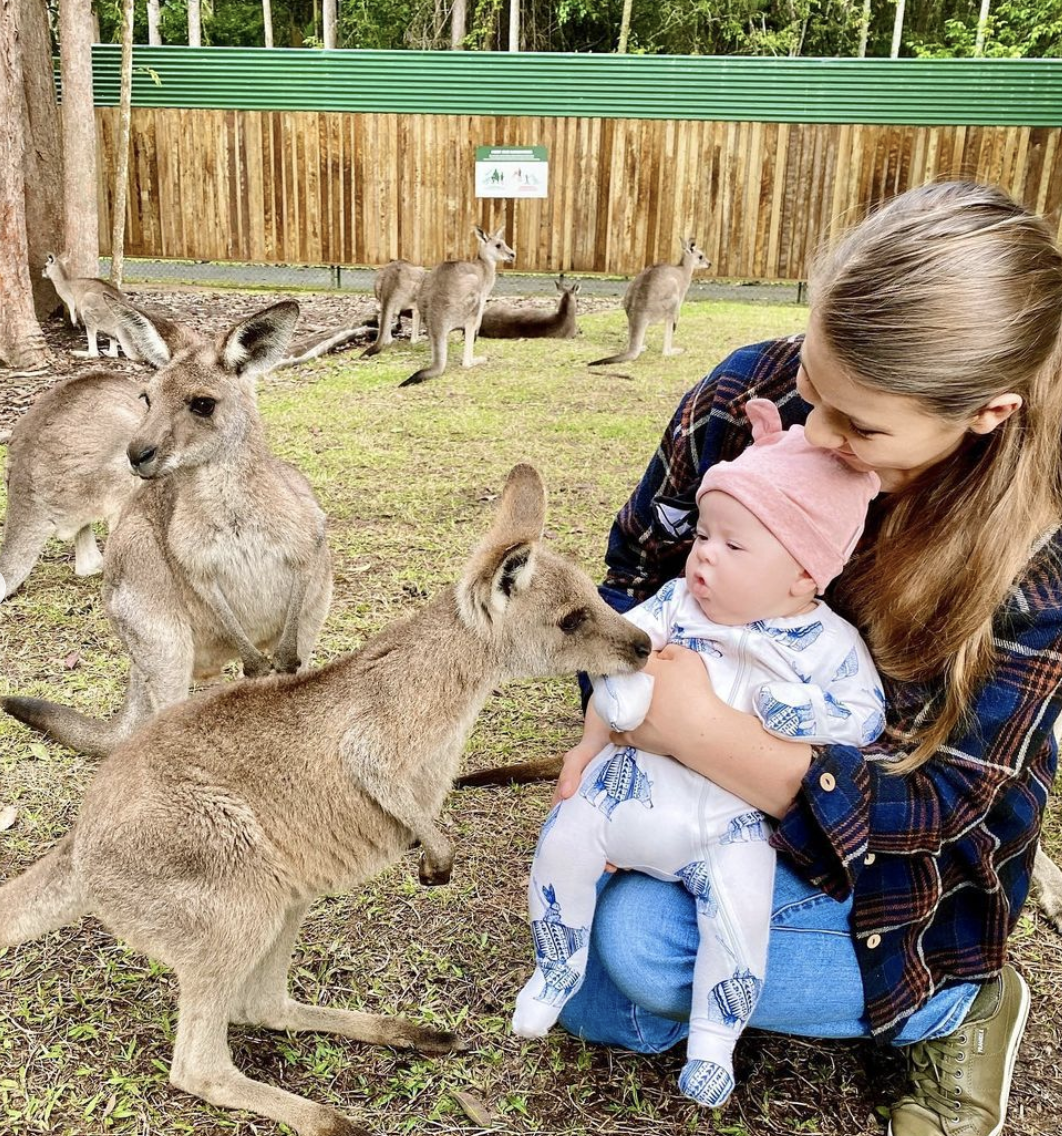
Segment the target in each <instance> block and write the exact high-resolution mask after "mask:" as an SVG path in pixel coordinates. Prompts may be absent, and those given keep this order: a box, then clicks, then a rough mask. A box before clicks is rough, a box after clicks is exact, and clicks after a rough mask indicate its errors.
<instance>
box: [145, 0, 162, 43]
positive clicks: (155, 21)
mask: <svg viewBox="0 0 1062 1136" xmlns="http://www.w3.org/2000/svg"><path fill="white" fill-rule="evenodd" d="M160 17H161V12H160V11H159V0H147V20H148V43H149V44H150V45H151V46H152V47H159V46H161V44H162V33H161V32H160V31H159V19H160Z"/></svg>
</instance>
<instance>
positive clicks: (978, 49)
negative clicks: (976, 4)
mask: <svg viewBox="0 0 1062 1136" xmlns="http://www.w3.org/2000/svg"><path fill="white" fill-rule="evenodd" d="M991 3H992V0H981V12H980V15H978V17H977V39H976V41H975V43H974V55H984V53H985V33H986V32H987V31H988V9H989V7H990V6H991Z"/></svg>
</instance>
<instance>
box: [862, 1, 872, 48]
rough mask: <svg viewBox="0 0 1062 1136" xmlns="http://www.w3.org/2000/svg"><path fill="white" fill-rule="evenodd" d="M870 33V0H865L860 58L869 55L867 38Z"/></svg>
mask: <svg viewBox="0 0 1062 1136" xmlns="http://www.w3.org/2000/svg"><path fill="white" fill-rule="evenodd" d="M869 35H870V0H863V23H862V25H861V26H860V28H859V58H860V59H866V57H867V38H868V37H869Z"/></svg>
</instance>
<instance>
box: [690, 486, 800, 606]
mask: <svg viewBox="0 0 1062 1136" xmlns="http://www.w3.org/2000/svg"><path fill="white" fill-rule="evenodd" d="M686 586H687V587H688V588H689V590H690V594H691V595H692V596H693V598H694V599H695V600H696V601H697V602H698V604H699V605H700V608H701V610H702V611H703V612H704V614H705V615H706V616H708V618H709V619H711V620H714V621H715V622H716V623H722V624H724V625H726V626H730V627H737V626H740V625H741V624H744V623H752V622H753V621H754V620H757V619H777V618H778V617H780V616H786V615H798V614H799V613H800V612H802V611H807V610H809V609H810V608H811V607H812V606H813V601H814V597H815V586H814V584H813V583H812V582H811V580H810V579H809V577H808V574H807V573H806V572H805V571H804V570H803V569H802V568H801V567H800V565H799V564H798V563H797V562H796V561H795V560H794V559H793V557H792V556H791V555H790V554H789V553H788V552H787V551H786V549H785V548H784V547H783V546H782V545H781V544H780V543H779V541H778V540H777V539H776V538H775V537H774V535H773V534H772V533H771V531H770V530H769V529H767V528H766V527H765V526H764V525H763V524H762V523H761V522H760V521H759V520H757V518H756V517H755V516H754V515H753V514H752V513H750V512H749V511H748V509H746V508H745V506H744V505H742V504H741V503H740V502H739V501H737V500H736V499H735V498H733V497H731V496H730V495H729V494H728V493H723V492H721V491H719V490H712V491H711V492H709V493H706V494H705V495H704V496H703V497H702V498H701V501H700V511H699V514H698V518H697V530H696V536H695V537H694V540H693V548H692V549H690V555H689V559H688V560H687V561H686Z"/></svg>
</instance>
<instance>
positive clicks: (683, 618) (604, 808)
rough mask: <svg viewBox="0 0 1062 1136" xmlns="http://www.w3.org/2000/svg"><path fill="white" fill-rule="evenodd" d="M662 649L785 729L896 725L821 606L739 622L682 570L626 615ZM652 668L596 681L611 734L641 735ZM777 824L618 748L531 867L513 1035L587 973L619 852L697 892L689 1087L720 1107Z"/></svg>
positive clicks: (605, 756)
mask: <svg viewBox="0 0 1062 1136" xmlns="http://www.w3.org/2000/svg"><path fill="white" fill-rule="evenodd" d="M627 618H628V619H630V620H631V622H633V623H635V624H637V625H638V626H639V627H641V628H642V629H643V630H645V631H646V632H647V633H648V634H649V637H650V639H651V640H652V643H653V648H654V650H660V649H661V648H662V647H663V646H664V645H665V644H667V643H678V644H681V645H682V646H685V647H689V648H691V649H692V650H694V651H697V652H698V653H699V654H700V656H701V658H702V659H703V661H704V665H705V667H706V668H707V670H708V674H709V677H710V678H711V680H712V686H713V688H714V690H715V692H716V693H717V694H718V695H719V697H720V698H722V699H723V700H724V701H726V702H727V703H728V704H729V705H730V706H733V707H734V708H735V709H737V710H743V711H746V712H750V713H754V714H756V715H757V717H758V718H759V719H760V721H761V722H762V723H763V725H764V728H765V729H767V730H768V731H769V732H770V733H772V734H776V735H777V736H779V737H782V738H786V739H792V740H795V741H802V742H810V743H813V744H831V743H841V744H848V745H854V746H864V745H867V744H869V743H870V742H872V741H873V740H874V739H875V738H876V737H877V736H878V735H879V734H880V733H881V731H882V730H883V729H884V726H885V713H884V711H885V701H884V695H883V694H882V691H881V681H880V679H879V677H878V673H877V671H876V670H875V668H874V664H873V662H872V661H871V658H870V654H869V652H868V651H867V649H866V646H865V645H864V644H863V641H862V639H861V638H860V636H859V633H858V631H856V629H855V628H854V627H853V626H852V625H851V624H850V623H848V622H847V621H846V620H844V619H842V618H841V617H840V616H839V615H837V614H836V613H835V612H833V611H831V610H830V608H828V607H827V606H826V604H824V603H823V602H822V601H821V600H820V601H817V602H816V604H815V608H814V610H813V611H811V612H807V613H805V614H803V615H797V616H788V617H785V618H780V619H768V620H757V621H756V622H754V623H749V624H744V625H742V626H739V627H729V626H724V625H722V624H718V623H713V622H712V621H711V620H710V619H708V617H707V616H706V615H705V614H704V613H703V612H702V611H701V609H700V606H699V605H698V603H697V602H696V600H695V599H694V598H693V597H692V596H690V594H689V591H688V589H687V588H686V583H685V581H684V580H682V579H679V580H672V581H670V582H669V583H667V584H665V585H664V587H662V588H661V589H660V591H659V592H657V594H656V595H655V596H653V597H652V598H651V599H649V600H646V602H645V603H643V604H640V605H639V606H638V607H636V608H634V609H632V610H631V611H629V612H627ZM652 684H653V680H652V678H651V677H650V676H649V675H645V674H633V675H610V676H605V677H604V678H595V679H594V695H593V705H594V708H595V710H597V712H598V713H599V714H600V716H601V717H602V718H603V719H604V720H605V721H606V722H607V723H608V724H609V727H610V728H611V729H613V730H629V729H633V728H634V727H635V726H636V725H637V724H638V723H640V722H641V720H642V719H643V718H644V717H645V714H646V712H647V711H648V709H649V702H650V700H651V697H652ZM770 833H771V829H770V823H769V821H768V820H767V818H766V817H765V816H764V814H763V813H761V812H760V811H759V810H757V809H754V808H753V807H752V806H751V805H749V804H747V803H746V802H745V801H742V800H741V799H740V798H739V797H736V796H734V795H733V794H732V793H728V792H727V791H726V790H725V789H721V788H720V787H719V786H718V785H715V784H713V783H712V782H711V781H709V780H708V779H707V778H705V777H702V776H701V775H700V774H698V773H694V772H693V771H692V770H690V769H687V768H686V767H685V766H684V765H681V764H679V762H677V761H674V760H673V759H672V758H669V757H661V756H660V755H659V754H654V753H647V752H645V751H643V750H639V749H635V748H634V747H632V746H626V747H619V746H615V745H612V744H609V745H607V746H606V747H605V748H604V749H603V750H602V751H601V752H600V753H599V754H598V755H597V757H596V758H594V760H593V761H592V762H591V763H590V764H589V765H588V766H587V768H586V772H585V773H584V775H583V780H582V783H581V785H580V787H579V791H578V793H576V794H575V795H574V796H572V797H570V798H569V799H568V800H566V801H562V802H561V803H560V804H559V805H557V806H556V807H555V808H554V809H553V810H552V811H551V812H550V814H549V815H548V816H547V817H546V820H545V823H544V824H543V826H542V833H541V835H540V837H539V842H538V848H537V849H536V851H535V858H534V861H533V863H532V866H531V883H530V888H529V902H530V909H531V935H532V939H533V942H534V949H535V961H536V970H535V973H534V975H533V976H532V978H531V979H530V981H529V982H528V983H527V985H526V986H525V987H524V988H523V990H522V991H521V992H520V994H519V996H518V998H517V1000H516V1013H515V1015H514V1017H513V1031H514V1032H515V1033H517V1034H519V1035H520V1036H522V1037H541V1036H542V1035H543V1034H545V1033H546V1031H547V1030H548V1029H549V1028H550V1027H551V1026H552V1025H553V1024H554V1023H555V1022H556V1020H557V1018H558V1017H559V1016H560V1012H561V1009H562V1007H563V1006H564V1003H565V1002H567V1000H568V999H569V998H570V997H571V996H572V995H573V994H574V993H575V991H576V990H578V988H579V986H580V985H581V984H582V980H583V977H584V975H585V972H586V959H587V949H588V944H589V941H590V926H591V924H592V922H593V917H594V908H595V906H596V902H597V888H598V884H599V882H600V879H601V875H602V872H603V870H604V866H605V863H606V862H609V863H612V864H615V865H616V866H617V867H618V868H629V869H634V870H636V871H640V872H645V873H647V874H648V875H651V876H655V877H656V878H657V879H663V880H680V881H681V882H682V883H683V884H684V885H685V886H686V887H687V889H688V890H689V891H690V893H691V894H692V895H693V896H695V897H696V900H697V922H698V927H699V929H700V945H699V947H698V951H697V959H696V965H695V968H694V980H693V1005H692V1009H691V1014H690V1036H689V1042H688V1047H687V1061H686V1064H685V1066H684V1068H683V1070H682V1074H681V1076H680V1078H679V1087H680V1089H681V1090H682V1092H683V1093H685V1094H686V1095H687V1096H689V1097H691V1098H692V1099H694V1100H696V1101H698V1102H699V1103H701V1104H704V1105H708V1106H711V1107H717V1106H719V1105H721V1104H722V1103H723V1102H724V1101H725V1100H726V1099H727V1097H728V1096H729V1095H730V1092H731V1090H732V1089H733V1087H734V1074H733V1050H734V1045H735V1044H736V1042H737V1038H738V1036H739V1034H740V1032H741V1030H742V1029H743V1028H744V1026H745V1024H746V1022H748V1020H749V1018H750V1017H751V1015H752V1010H753V1007H754V1006H755V1004H756V1001H757V999H758V997H759V993H760V990H761V989H762V986H763V975H764V973H765V970H766V962H767V936H768V932H769V929H770V917H771V898H772V892H773V886H774V859H775V857H774V850H773V849H772V848H771V846H770V844H768V842H767V841H768V839H769V837H770Z"/></svg>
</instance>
